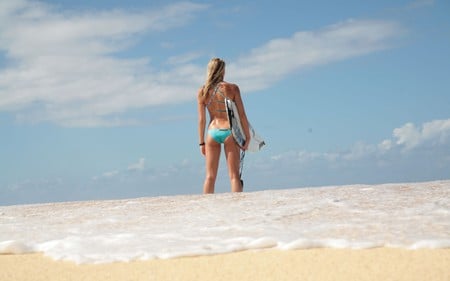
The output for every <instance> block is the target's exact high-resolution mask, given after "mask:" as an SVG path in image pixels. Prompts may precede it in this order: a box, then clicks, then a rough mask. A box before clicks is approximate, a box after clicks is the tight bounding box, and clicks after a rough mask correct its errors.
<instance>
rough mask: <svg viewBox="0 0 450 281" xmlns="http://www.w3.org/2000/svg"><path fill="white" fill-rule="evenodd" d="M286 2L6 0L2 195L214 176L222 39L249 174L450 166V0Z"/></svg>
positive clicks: (101, 192) (160, 189)
mask: <svg viewBox="0 0 450 281" xmlns="http://www.w3.org/2000/svg"><path fill="white" fill-rule="evenodd" d="M274 3H275V2H273V1H233V0H231V1H192V2H189V1H184V2H179V1H167V0H166V1H143V0H128V1H111V0H108V1H107V0H98V1H88V0H79V1H71V0H70V1H69V0H61V1H56V0H46V1H31V0H0V205H14V204H28V203H45V202H57V201H75V200H106V199H117V198H135V197H147V196H166V195H177V194H198V193H201V192H202V184H203V180H204V173H205V171H204V170H205V167H204V158H203V156H202V155H201V154H200V151H199V148H198V143H199V140H198V133H197V103H196V93H197V90H198V89H199V87H200V86H201V85H202V84H203V83H204V80H205V75H206V65H207V63H208V61H209V60H210V59H211V58H212V57H220V58H222V59H224V60H225V61H226V65H227V66H226V75H225V80H226V81H229V82H232V83H235V84H237V85H238V86H239V88H240V91H241V94H242V97H243V100H244V105H245V108H246V112H247V115H248V117H249V120H250V122H251V123H252V125H253V127H254V128H255V129H256V130H257V132H258V133H259V134H260V135H261V136H262V137H263V138H264V139H265V142H266V144H267V145H266V147H264V149H263V150H262V151H260V152H258V153H250V152H249V153H247V155H246V158H245V162H244V171H243V179H244V182H245V187H244V189H245V191H250V192H251V191H260V190H271V189H288V188H301V187H315V186H331V185H350V184H379V183H393V182H420V181H434V180H444V179H450V79H449V77H450V16H449V15H448V11H450V2H449V1H444V0H442V1H440V0H404V1H384V0H382V1H356V0H355V1H353V0H342V1H330V0H328V1H324V0H318V1H298V0H294V1H277V2H276V4H274ZM223 158H224V155H222V160H221V163H220V168H219V175H218V179H217V182H216V192H229V191H230V185H229V180H228V176H227V171H226V163H225V161H224V159H223Z"/></svg>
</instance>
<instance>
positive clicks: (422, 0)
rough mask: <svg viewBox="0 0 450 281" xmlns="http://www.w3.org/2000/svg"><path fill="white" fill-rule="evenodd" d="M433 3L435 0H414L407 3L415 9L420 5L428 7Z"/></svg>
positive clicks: (420, 6)
mask: <svg viewBox="0 0 450 281" xmlns="http://www.w3.org/2000/svg"><path fill="white" fill-rule="evenodd" d="M434 4H435V0H415V1H413V2H411V3H409V4H408V8H410V9H416V8H422V7H429V6H433V5H434Z"/></svg>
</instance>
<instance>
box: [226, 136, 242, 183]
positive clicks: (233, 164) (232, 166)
mask: <svg viewBox="0 0 450 281" xmlns="http://www.w3.org/2000/svg"><path fill="white" fill-rule="evenodd" d="M225 155H226V157H227V165H228V175H229V176H230V182H231V191H232V192H242V184H241V177H240V176H239V165H240V160H241V159H240V148H239V146H238V145H237V144H236V142H235V141H234V139H233V136H229V137H228V138H227V139H226V140H225Z"/></svg>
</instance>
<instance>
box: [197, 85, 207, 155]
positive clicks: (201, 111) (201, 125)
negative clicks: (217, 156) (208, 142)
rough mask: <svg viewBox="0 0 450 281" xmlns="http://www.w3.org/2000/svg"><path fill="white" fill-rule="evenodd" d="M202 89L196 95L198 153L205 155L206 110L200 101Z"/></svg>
mask: <svg viewBox="0 0 450 281" xmlns="http://www.w3.org/2000/svg"><path fill="white" fill-rule="evenodd" d="M202 91H203V88H200V90H199V91H198V95H197V107H198V139H199V144H203V145H200V152H201V153H202V154H203V155H205V145H204V143H205V126H206V110H205V104H204V103H203V101H202V100H201V99H200V94H201V93H202Z"/></svg>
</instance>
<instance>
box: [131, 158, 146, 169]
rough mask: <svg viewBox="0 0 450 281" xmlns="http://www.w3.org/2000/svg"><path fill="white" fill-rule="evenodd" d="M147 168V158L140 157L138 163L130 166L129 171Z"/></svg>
mask: <svg viewBox="0 0 450 281" xmlns="http://www.w3.org/2000/svg"><path fill="white" fill-rule="evenodd" d="M144 169H145V158H140V159H139V161H138V162H137V163H133V164H131V165H130V166H128V171H143V170H144Z"/></svg>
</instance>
